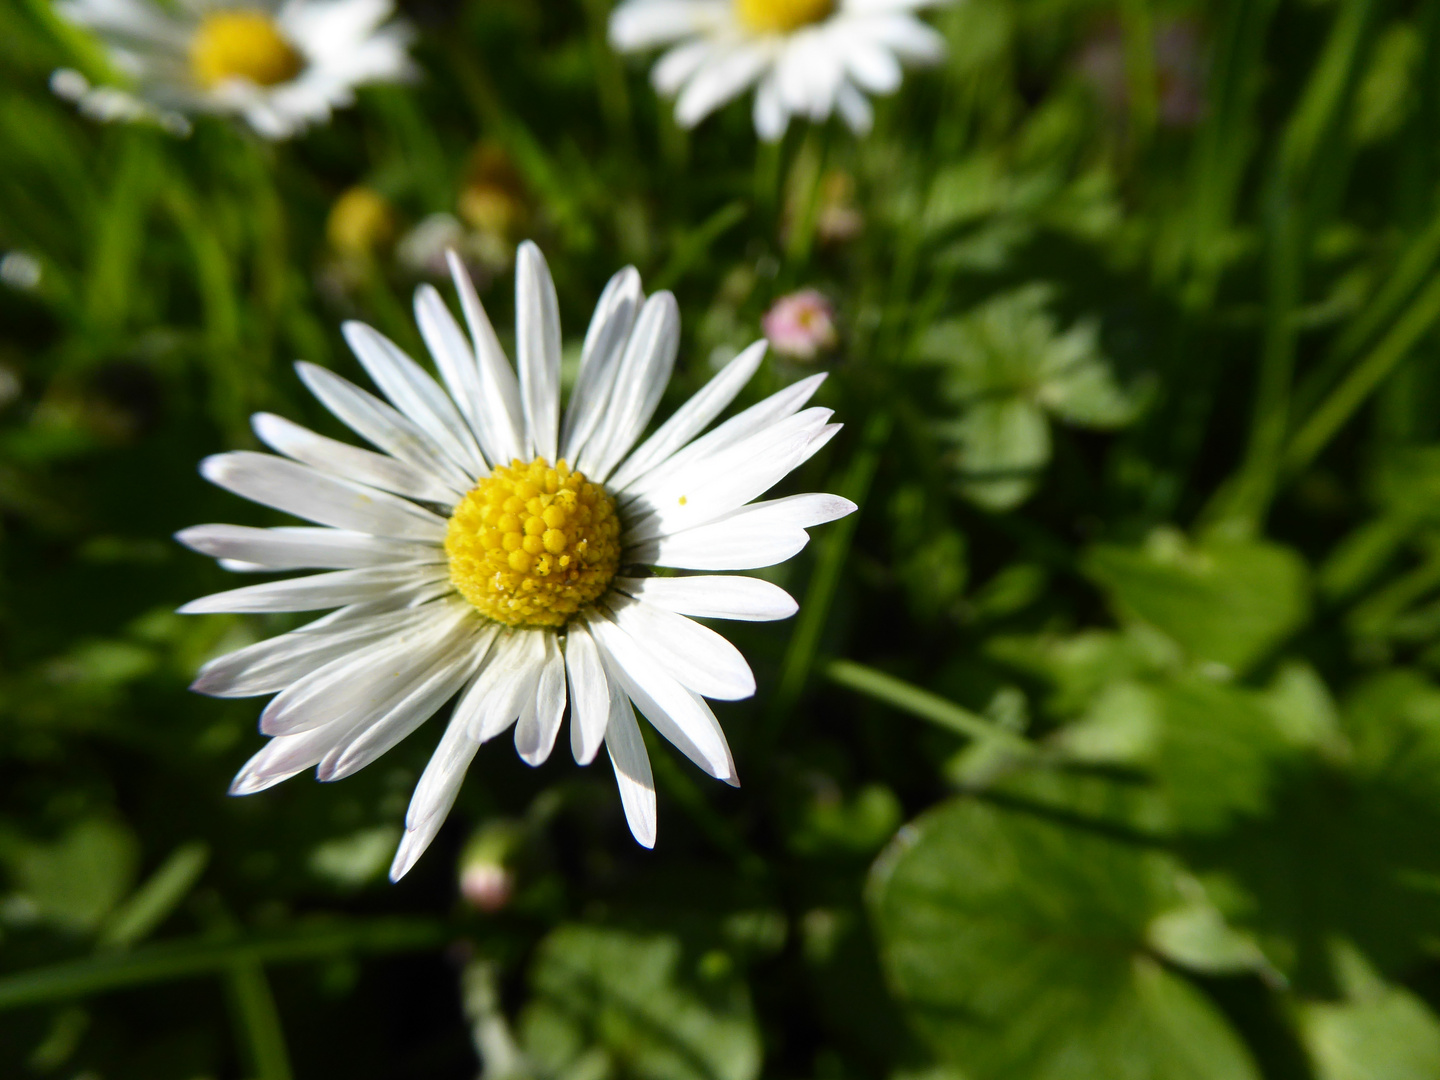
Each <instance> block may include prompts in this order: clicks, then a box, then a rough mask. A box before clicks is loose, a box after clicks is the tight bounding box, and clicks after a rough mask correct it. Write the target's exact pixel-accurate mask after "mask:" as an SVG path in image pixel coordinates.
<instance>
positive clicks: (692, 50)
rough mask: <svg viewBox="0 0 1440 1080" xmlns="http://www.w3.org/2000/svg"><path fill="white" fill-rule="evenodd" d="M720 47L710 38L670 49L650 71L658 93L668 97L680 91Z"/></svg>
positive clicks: (653, 84)
mask: <svg viewBox="0 0 1440 1080" xmlns="http://www.w3.org/2000/svg"><path fill="white" fill-rule="evenodd" d="M717 48H719V46H717V45H716V43H715V42H713V41H711V40H710V39H708V38H698V39H696V40H694V41H686V42H684V43H682V44H680V45H676V46H675V47H674V48H672V49H670V50H669V51H668V52H667V53H666V54H665V55H664V56H662V57H661V58H660V60H659V61H658V62H657V63H656V64H655V66H654V67H653V68H652V69H651V71H650V83H651V85H652V86H654V87H655V91H656V93H659V94H664V95H666V96H667V97H668V96H669V95H671V94H673V93H675V92H676V91H677V90H679V89H680V87H682V86H683V85H685V83H686V82H688V81H689V79H690V77H691V76H692V75H694V74H695V72H697V71H699V70H700V68H701V67H702V66H703V65H704V63H705V62H706V61H707V60H709V59H710V57H711V56H712V55H713V54H714V53H715V51H716V49H717Z"/></svg>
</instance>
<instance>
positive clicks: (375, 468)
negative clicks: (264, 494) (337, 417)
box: [250, 413, 465, 506]
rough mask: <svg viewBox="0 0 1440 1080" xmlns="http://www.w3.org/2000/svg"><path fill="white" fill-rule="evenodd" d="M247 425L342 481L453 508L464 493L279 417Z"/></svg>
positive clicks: (254, 420) (262, 418) (263, 416)
mask: <svg viewBox="0 0 1440 1080" xmlns="http://www.w3.org/2000/svg"><path fill="white" fill-rule="evenodd" d="M250 426H251V427H253V428H254V429H255V434H256V435H258V436H259V437H260V441H261V442H263V443H265V444H266V445H267V446H269V447H270V448H271V449H272V450H276V451H278V452H279V453H282V454H284V455H285V456H286V457H288V458H294V459H295V460H296V461H299V462H303V463H304V464H306V465H309V466H311V467H313V468H316V469H319V470H320V471H321V472H328V473H332V474H333V475H335V476H342V477H344V478H345V479H346V480H354V481H355V482H356V483H359V484H366V485H368V486H369V487H374V488H379V489H380V490H382V491H392V492H394V493H395V494H396V495H404V496H406V497H407V498H411V499H422V500H424V501H426V502H434V503H440V504H442V505H444V506H453V505H454V504H455V503H456V502H458V501H459V500H460V498H461V497H462V496H463V495H464V494H465V492H464V491H459V490H456V489H455V488H452V487H450V486H449V485H448V484H446V483H445V482H444V481H443V480H441V479H440V478H439V477H437V476H436V475H435V474H434V473H432V472H429V471H427V470H422V469H417V468H415V467H414V466H413V465H409V464H406V463H405V462H403V461H400V460H398V459H396V458H393V457H390V456H388V455H386V454H377V453H374V452H373V451H370V450H363V449H361V448H360V447H358V446H351V445H350V444H349V443H343V442H339V441H338V440H336V439H330V438H326V437H325V436H324V435H317V434H316V433H315V432H313V431H310V430H309V429H308V428H304V427H301V426H300V425H299V424H296V423H293V422H291V421H289V420H286V419H285V418H284V417H283V416H276V415H274V414H273V413H256V414H255V415H254V416H252V417H251V418H250Z"/></svg>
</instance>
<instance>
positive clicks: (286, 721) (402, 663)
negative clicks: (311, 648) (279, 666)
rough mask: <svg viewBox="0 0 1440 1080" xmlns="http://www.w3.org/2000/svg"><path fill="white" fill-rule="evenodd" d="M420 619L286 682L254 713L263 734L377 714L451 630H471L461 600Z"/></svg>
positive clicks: (446, 642) (349, 722)
mask: <svg viewBox="0 0 1440 1080" xmlns="http://www.w3.org/2000/svg"><path fill="white" fill-rule="evenodd" d="M428 615H429V618H427V619H426V620H425V621H424V622H416V623H412V624H405V625H402V626H401V627H400V628H398V629H396V630H394V631H392V632H391V633H389V634H387V635H385V636H384V637H383V638H381V639H379V640H378V641H375V642H374V643H372V644H369V645H365V646H363V647H361V648H357V649H354V650H352V651H350V652H348V653H346V654H345V655H343V656H341V657H339V658H338V659H336V660H333V661H331V662H330V663H328V664H326V665H324V666H323V667H320V668H317V669H316V670H315V671H313V672H312V673H311V674H309V675H307V676H305V677H304V678H302V679H300V680H298V681H296V682H295V683H292V684H291V685H290V686H289V687H287V688H286V689H285V690H284V691H283V692H282V693H280V694H279V695H277V696H276V697H275V698H274V699H272V700H271V702H270V704H268V705H266V706H265V709H264V711H263V712H262V713H261V714H260V730H261V731H263V732H264V733H265V734H267V735H293V734H296V733H297V732H301V731H308V730H310V729H312V728H316V727H328V726H334V725H337V724H338V725H340V726H342V727H347V728H349V727H353V726H354V725H355V724H358V723H364V722H366V721H369V720H373V719H375V718H376V717H378V716H380V715H382V714H383V712H384V711H385V709H386V708H387V707H388V705H389V703H390V702H391V700H392V699H393V698H394V697H395V696H396V695H397V694H399V693H404V691H405V687H406V686H407V685H409V684H410V683H412V682H413V681H414V680H415V679H417V678H419V677H420V676H422V675H423V674H424V673H425V672H426V671H427V670H428V669H429V668H430V666H431V665H432V664H433V662H434V661H435V659H436V658H437V657H438V656H440V655H442V654H443V653H444V652H445V651H446V650H448V649H449V648H450V647H451V645H452V644H453V643H454V642H455V640H456V638H457V635H464V634H466V633H471V632H473V629H474V624H475V621H476V620H475V619H474V617H473V615H471V613H469V612H467V611H465V610H464V607H463V605H461V604H459V603H451V604H445V605H435V606H434V610H433V611H432V612H429V613H428Z"/></svg>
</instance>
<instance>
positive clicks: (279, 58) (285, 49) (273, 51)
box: [190, 9, 305, 87]
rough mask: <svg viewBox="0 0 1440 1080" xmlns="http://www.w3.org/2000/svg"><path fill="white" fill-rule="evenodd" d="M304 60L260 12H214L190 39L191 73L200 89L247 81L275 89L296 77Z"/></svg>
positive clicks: (273, 24) (273, 21)
mask: <svg viewBox="0 0 1440 1080" xmlns="http://www.w3.org/2000/svg"><path fill="white" fill-rule="evenodd" d="M304 67H305V60H304V58H303V57H302V56H301V55H300V53H299V51H297V50H296V48H295V46H294V45H292V44H290V41H289V40H288V39H287V38H286V37H285V35H284V34H282V33H281V32H280V28H279V27H278V26H276V25H275V20H274V19H272V18H270V16H269V15H266V14H265V13H264V12H262V11H246V10H243V9H241V10H231V11H214V12H211V13H210V14H209V15H206V16H205V17H204V18H203V19H202V20H201V21H200V26H199V27H198V28H197V29H196V31H195V36H194V37H193V38H191V39H190V70H191V72H192V73H193V74H194V76H195V81H196V82H198V83H199V84H200V85H201V86H204V87H212V86H219V85H220V84H221V83H223V82H225V81H226V80H227V79H249V80H250V81H251V82H253V83H256V84H257V85H259V86H274V85H275V84H276V83H282V82H286V81H288V80H290V79H293V78H294V77H295V76H296V75H299V74H300V72H301V70H302V69H303V68H304Z"/></svg>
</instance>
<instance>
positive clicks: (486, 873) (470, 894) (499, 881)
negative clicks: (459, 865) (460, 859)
mask: <svg viewBox="0 0 1440 1080" xmlns="http://www.w3.org/2000/svg"><path fill="white" fill-rule="evenodd" d="M514 889H515V876H514V875H513V874H511V873H510V871H509V870H506V869H505V867H503V866H500V865H498V864H496V863H487V862H475V863H471V864H470V865H469V866H467V867H465V869H464V870H463V871H462V872H461V874H460V895H461V896H463V897H465V900H466V902H467V903H468V904H470V906H471V907H474V908H478V909H479V910H480V911H483V912H486V913H487V914H493V913H494V912H497V911H499V910H500V909H501V908H503V907H504V906H505V905H506V904H508V903H509V902H510V894H511V893H512V892H513V891H514Z"/></svg>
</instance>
